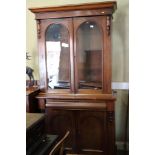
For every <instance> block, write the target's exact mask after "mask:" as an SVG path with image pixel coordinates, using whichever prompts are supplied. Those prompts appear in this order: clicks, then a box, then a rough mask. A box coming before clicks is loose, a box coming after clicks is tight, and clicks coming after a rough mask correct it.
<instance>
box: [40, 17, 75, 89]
mask: <svg viewBox="0 0 155 155" xmlns="http://www.w3.org/2000/svg"><path fill="white" fill-rule="evenodd" d="M41 30H42V33H43V34H42V36H43V40H42V42H44V44H42V46H44V47H43V48H44V51H45V55H44V59H45V62H46V63H45V68H46V71H45V74H46V79H44V80H45V81H46V87H47V89H49V90H51V89H68V90H70V89H71V90H73V83H74V81H73V80H74V78H73V73H72V72H73V66H72V64H73V63H72V61H73V60H72V59H73V56H72V55H73V54H72V53H73V43H72V42H73V40H72V36H73V35H72V31H73V28H72V20H71V19H63V20H62V19H57V20H54V19H48V20H45V21H44V22H43V25H42V29H41ZM40 50H41V48H40ZM41 79H42V77H41Z"/></svg>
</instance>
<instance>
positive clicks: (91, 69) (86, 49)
mask: <svg viewBox="0 0 155 155" xmlns="http://www.w3.org/2000/svg"><path fill="white" fill-rule="evenodd" d="M77 63H78V79H79V88H81V89H101V87H102V33H101V31H100V28H99V27H98V25H97V24H96V23H95V22H91V21H88V22H85V23H83V24H82V25H80V27H79V29H78V31H77Z"/></svg>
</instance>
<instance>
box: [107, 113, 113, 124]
mask: <svg viewBox="0 0 155 155" xmlns="http://www.w3.org/2000/svg"><path fill="white" fill-rule="evenodd" d="M107 119H108V122H110V123H112V122H113V121H114V111H108V112H107Z"/></svg>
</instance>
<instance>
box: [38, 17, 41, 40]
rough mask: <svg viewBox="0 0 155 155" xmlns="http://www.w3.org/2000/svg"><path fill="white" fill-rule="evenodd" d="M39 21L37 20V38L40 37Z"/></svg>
mask: <svg viewBox="0 0 155 155" xmlns="http://www.w3.org/2000/svg"><path fill="white" fill-rule="evenodd" d="M40 24H41V21H40V20H37V34H38V39H40V38H41V26H40Z"/></svg>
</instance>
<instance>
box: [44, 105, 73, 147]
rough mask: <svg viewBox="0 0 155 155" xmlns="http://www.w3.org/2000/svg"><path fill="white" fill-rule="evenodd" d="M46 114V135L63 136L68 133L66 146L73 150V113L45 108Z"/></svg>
mask: <svg viewBox="0 0 155 155" xmlns="http://www.w3.org/2000/svg"><path fill="white" fill-rule="evenodd" d="M46 114H47V115H48V117H47V118H46V127H47V133H49V134H57V135H60V136H63V135H64V134H65V133H66V132H67V131H70V135H69V137H68V140H67V142H66V146H67V147H69V148H70V147H72V148H73V147H74V146H75V120H74V115H73V112H72V111H65V110H54V109H52V108H46ZM72 148H71V149H72Z"/></svg>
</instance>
